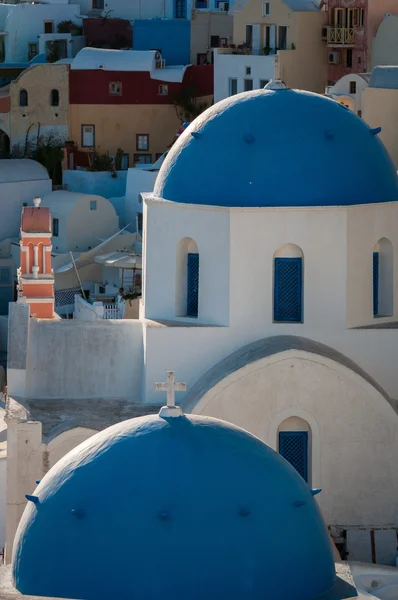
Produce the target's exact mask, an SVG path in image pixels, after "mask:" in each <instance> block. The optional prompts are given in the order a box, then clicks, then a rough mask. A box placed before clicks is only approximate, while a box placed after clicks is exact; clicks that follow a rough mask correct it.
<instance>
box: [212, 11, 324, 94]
mask: <svg viewBox="0 0 398 600" xmlns="http://www.w3.org/2000/svg"><path fill="white" fill-rule="evenodd" d="M311 6H312V9H311ZM326 22H327V13H326V12H325V11H324V10H320V9H318V8H315V3H310V2H308V0H285V1H284V2H283V1H282V0H270V1H265V0H264V1H263V0H248V1H247V2H246V3H244V4H243V5H242V4H239V3H238V4H237V7H236V9H235V10H234V26H233V45H232V47H231V46H230V47H229V48H228V49H220V50H219V51H218V52H217V53H216V55H215V69H216V73H215V100H216V101H217V100H221V99H222V98H225V97H226V96H230V95H232V94H233V93H237V92H241V91H245V90H246V91H248V90H250V89H255V88H258V87H263V85H264V84H265V83H266V82H267V81H269V80H270V79H274V78H278V79H282V80H283V81H284V82H285V83H286V85H287V86H288V87H291V88H300V89H305V90H310V91H313V92H318V93H323V92H324V91H325V87H326V85H327V71H328V62H327V48H326V42H325V41H324V40H323V39H322V27H324V26H325V24H326ZM242 69H243V70H242ZM235 79H236V83H235V81H234V80H235ZM231 80H232V81H231Z"/></svg>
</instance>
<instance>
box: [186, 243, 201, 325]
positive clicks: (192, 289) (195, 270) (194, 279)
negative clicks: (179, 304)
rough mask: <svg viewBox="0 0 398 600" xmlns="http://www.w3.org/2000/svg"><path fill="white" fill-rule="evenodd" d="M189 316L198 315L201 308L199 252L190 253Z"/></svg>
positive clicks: (188, 267)
mask: <svg viewBox="0 0 398 600" xmlns="http://www.w3.org/2000/svg"><path fill="white" fill-rule="evenodd" d="M187 269H188V274H187V317H197V316H198V308H199V254H188V264H187Z"/></svg>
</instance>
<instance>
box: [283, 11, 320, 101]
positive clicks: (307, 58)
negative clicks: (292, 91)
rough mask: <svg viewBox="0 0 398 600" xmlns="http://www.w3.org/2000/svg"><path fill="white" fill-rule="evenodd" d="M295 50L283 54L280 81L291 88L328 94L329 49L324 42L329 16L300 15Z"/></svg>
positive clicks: (298, 15) (304, 13)
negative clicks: (323, 29) (322, 31)
mask: <svg viewBox="0 0 398 600" xmlns="http://www.w3.org/2000/svg"><path fill="white" fill-rule="evenodd" d="M296 19H297V27H296V41H295V42H294V44H295V50H292V49H290V50H280V51H279V61H280V78H281V79H282V80H283V81H284V82H285V83H286V85H288V86H289V87H291V88H299V89H303V90H309V91H311V92H317V93H319V94H323V93H325V87H326V85H327V77H328V63H327V49H326V44H325V42H324V41H323V40H322V39H321V30H322V26H323V25H324V24H325V23H326V20H327V15H326V13H325V12H318V13H317V12H313V13H311V12H308V13H306V12H301V13H297V15H296Z"/></svg>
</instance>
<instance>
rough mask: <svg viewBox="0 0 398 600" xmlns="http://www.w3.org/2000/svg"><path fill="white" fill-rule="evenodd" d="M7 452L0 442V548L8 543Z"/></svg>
mask: <svg viewBox="0 0 398 600" xmlns="http://www.w3.org/2000/svg"><path fill="white" fill-rule="evenodd" d="M6 491H7V453H6V449H5V448H4V444H0V550H1V549H3V548H4V547H5V543H6Z"/></svg>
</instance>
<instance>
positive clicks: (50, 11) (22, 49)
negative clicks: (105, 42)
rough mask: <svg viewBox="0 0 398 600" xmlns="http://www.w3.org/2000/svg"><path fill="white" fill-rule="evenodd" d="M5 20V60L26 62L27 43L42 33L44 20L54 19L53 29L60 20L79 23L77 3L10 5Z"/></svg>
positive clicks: (35, 40) (33, 40) (55, 28)
mask: <svg viewBox="0 0 398 600" xmlns="http://www.w3.org/2000/svg"><path fill="white" fill-rule="evenodd" d="M10 8H11V10H9V11H8V15H7V18H6V20H5V27H4V28H5V31H7V33H8V35H7V36H6V41H5V48H6V58H5V60H6V62H27V61H28V44H29V42H37V36H38V35H40V34H42V33H44V21H54V31H55V32H56V31H57V25H58V24H59V23H60V22H61V21H69V20H71V21H73V22H75V23H78V24H79V25H81V21H80V19H79V15H80V7H79V4H78V3H76V4H27V3H26V4H25V3H21V4H17V5H16V6H12V7H10Z"/></svg>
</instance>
